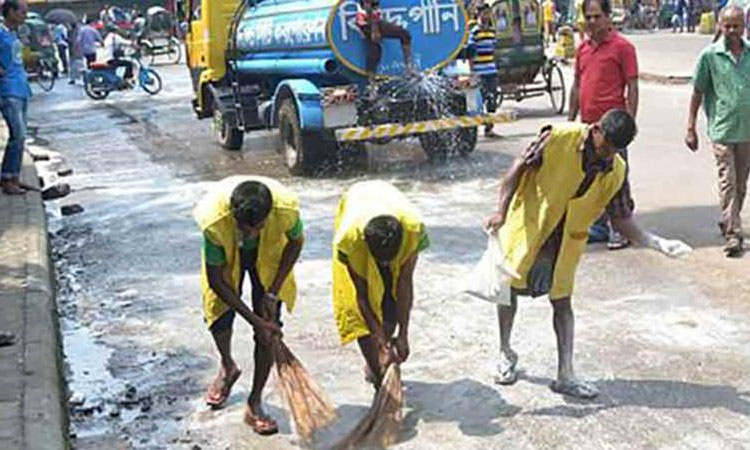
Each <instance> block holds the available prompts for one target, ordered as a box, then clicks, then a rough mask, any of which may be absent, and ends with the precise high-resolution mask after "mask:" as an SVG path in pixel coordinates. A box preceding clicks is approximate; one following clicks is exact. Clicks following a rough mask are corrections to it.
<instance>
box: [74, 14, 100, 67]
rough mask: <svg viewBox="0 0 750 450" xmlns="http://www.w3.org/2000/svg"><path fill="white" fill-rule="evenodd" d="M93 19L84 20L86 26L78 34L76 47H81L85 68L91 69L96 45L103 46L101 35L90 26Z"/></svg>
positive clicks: (94, 59) (94, 58)
mask: <svg viewBox="0 0 750 450" xmlns="http://www.w3.org/2000/svg"><path fill="white" fill-rule="evenodd" d="M93 23H94V18H93V17H90V18H87V19H86V24H85V25H84V26H83V27H81V30H80V31H79V32H78V39H77V42H78V45H80V47H81V53H83V57H84V58H85V59H86V68H87V69H90V68H91V63H93V62H94V61H96V44H97V43H99V44H103V42H104V41H103V40H102V35H101V34H99V31H98V30H97V29H96V28H94V27H93V26H92V24H93Z"/></svg>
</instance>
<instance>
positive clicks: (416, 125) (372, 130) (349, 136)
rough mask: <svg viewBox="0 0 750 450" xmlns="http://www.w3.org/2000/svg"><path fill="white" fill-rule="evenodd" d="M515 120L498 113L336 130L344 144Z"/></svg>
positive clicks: (513, 117)
mask: <svg viewBox="0 0 750 450" xmlns="http://www.w3.org/2000/svg"><path fill="white" fill-rule="evenodd" d="M514 120H516V117H515V114H512V113H498V114H489V115H484V116H461V117H447V118H444V119H434V120H425V121H423V122H412V123H406V124H401V123H386V124H382V125H375V126H371V127H352V128H342V129H340V130H336V140H337V141H342V142H347V141H366V140H369V139H380V138H391V137H397V136H406V135H410V134H422V133H428V132H430V131H440V130H449V129H453V128H471V127H477V126H481V125H486V124H490V123H508V122H512V121H514Z"/></svg>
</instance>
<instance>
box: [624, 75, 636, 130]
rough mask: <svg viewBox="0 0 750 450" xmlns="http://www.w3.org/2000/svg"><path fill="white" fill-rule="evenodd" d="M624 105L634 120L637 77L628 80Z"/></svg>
mask: <svg viewBox="0 0 750 450" xmlns="http://www.w3.org/2000/svg"><path fill="white" fill-rule="evenodd" d="M625 107H626V108H627V111H628V113H629V114H630V116H631V117H632V118H633V120H635V118H636V115H637V114H638V77H635V78H631V79H630V80H628V84H627V92H626V93H625Z"/></svg>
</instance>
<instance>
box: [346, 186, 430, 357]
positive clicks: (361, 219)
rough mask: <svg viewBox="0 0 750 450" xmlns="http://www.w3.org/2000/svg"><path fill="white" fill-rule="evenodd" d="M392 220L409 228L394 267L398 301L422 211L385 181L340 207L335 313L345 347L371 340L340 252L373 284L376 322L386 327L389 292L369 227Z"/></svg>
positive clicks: (352, 194) (349, 196)
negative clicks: (403, 268) (376, 220)
mask: <svg viewBox="0 0 750 450" xmlns="http://www.w3.org/2000/svg"><path fill="white" fill-rule="evenodd" d="M380 215H391V216H394V217H396V218H398V219H399V221H400V222H401V226H402V227H403V232H404V234H403V239H402V240H401V248H400V249H399V251H398V254H397V255H396V258H395V259H394V260H393V261H391V263H390V266H389V268H390V270H391V274H392V277H393V278H392V279H393V286H392V287H393V292H392V294H393V298H394V299H396V301H398V295H397V288H398V279H399V273H400V270H401V266H402V265H403V264H404V262H406V260H407V259H408V258H409V257H410V256H412V255H413V254H414V252H416V251H417V248H418V246H419V237H420V235H421V234H422V232H423V230H424V225H423V223H422V219H421V217H420V214H419V212H418V211H417V208H416V207H415V206H414V204H412V203H411V202H410V201H409V199H407V198H406V196H405V195H404V194H402V193H401V192H400V191H399V190H398V189H396V188H395V187H393V186H392V185H391V184H389V183H386V182H384V181H364V182H360V183H357V184H355V185H354V186H352V187H351V188H350V189H349V190H348V191H347V192H346V193H344V195H343V196H342V197H341V200H340V201H339V206H338V210H337V211H336V219H335V223H334V237H333V311H334V316H335V318H336V324H337V325H338V329H339V336H340V337H341V344H342V345H344V344H347V343H349V342H351V341H353V340H354V339H358V338H360V337H364V336H367V335H369V334H370V330H369V329H368V328H367V325H366V323H365V321H364V319H363V318H362V314H361V313H360V310H359V306H358V305H357V291H356V288H355V287H354V282H353V281H352V279H351V277H350V276H349V271H348V270H347V267H346V264H344V263H342V262H341V261H339V259H338V254H339V251H341V252H342V253H343V254H345V255H346V257H347V259H348V261H349V265H350V266H351V267H352V269H353V270H354V272H355V273H356V274H357V275H359V276H360V277H362V278H364V279H365V280H367V298H368V300H369V302H370V306H371V307H372V310H373V312H374V313H375V316H376V317H377V319H378V321H379V322H380V323H383V313H382V302H383V293H384V292H385V287H384V285H383V279H382V276H381V275H380V272H379V271H378V267H377V264H376V262H375V258H373V256H372V254H371V253H370V250H369V248H368V247H367V242H366V241H365V231H364V230H365V227H366V226H367V223H368V222H369V221H370V219H373V218H374V217H377V216H380Z"/></svg>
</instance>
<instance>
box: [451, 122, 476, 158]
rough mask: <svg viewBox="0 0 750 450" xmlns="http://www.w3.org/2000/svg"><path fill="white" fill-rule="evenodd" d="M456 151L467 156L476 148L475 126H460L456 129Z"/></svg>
mask: <svg viewBox="0 0 750 450" xmlns="http://www.w3.org/2000/svg"><path fill="white" fill-rule="evenodd" d="M455 148H456V152H458V154H459V155H461V156H463V157H467V156H469V155H470V154H472V153H473V152H474V149H475V148H477V127H472V128H460V129H458V130H457V131H456V147H455Z"/></svg>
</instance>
